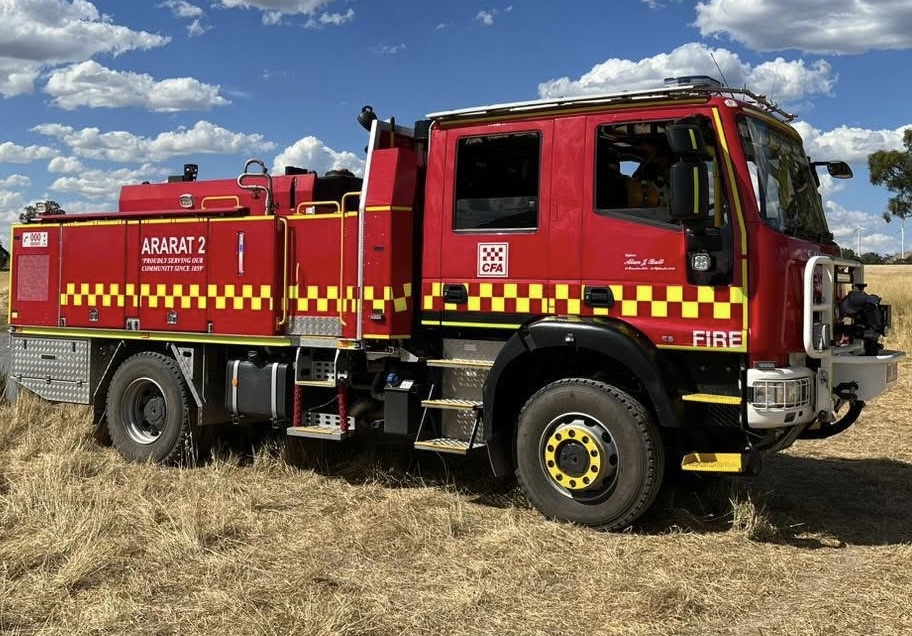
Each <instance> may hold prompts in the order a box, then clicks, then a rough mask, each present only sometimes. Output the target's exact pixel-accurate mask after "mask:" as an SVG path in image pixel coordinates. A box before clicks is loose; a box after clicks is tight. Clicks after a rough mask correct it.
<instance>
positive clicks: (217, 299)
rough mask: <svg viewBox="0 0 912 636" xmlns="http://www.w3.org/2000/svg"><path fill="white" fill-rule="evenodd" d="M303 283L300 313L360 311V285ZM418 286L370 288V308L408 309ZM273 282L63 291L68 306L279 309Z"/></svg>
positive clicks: (291, 293)
mask: <svg viewBox="0 0 912 636" xmlns="http://www.w3.org/2000/svg"><path fill="white" fill-rule="evenodd" d="M340 289H342V288H341V287H339V286H338V285H301V286H300V287H294V286H291V287H289V288H288V298H289V301H290V308H291V311H292V312H293V313H299V314H324V313H325V314H333V315H336V314H338V313H339V312H340V311H341V312H354V311H356V310H357V308H358V294H357V287H354V286H351V285H349V286H347V287H345V289H344V293H340ZM411 296H412V285H411V283H406V284H404V285H397V286H386V287H383V286H366V287H364V308H365V310H366V311H382V312H384V313H402V312H406V311H408V309H409V305H410V303H411V302H412V298H411ZM277 300H281V299H280V298H279V299H275V298H274V297H273V287H272V286H271V285H234V284H227V285H197V284H192V285H188V284H165V283H153V284H145V283H143V284H134V283H127V284H121V283H66V284H65V285H64V292H63V293H62V294H60V304H61V306H63V307H124V308H139V307H140V306H142V307H151V308H159V307H164V308H166V309H217V310H235V311H241V310H253V311H261V310H265V311H273V310H274V309H275V307H276V301H277Z"/></svg>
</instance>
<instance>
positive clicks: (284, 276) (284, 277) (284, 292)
mask: <svg viewBox="0 0 912 636" xmlns="http://www.w3.org/2000/svg"><path fill="white" fill-rule="evenodd" d="M277 218H278V221H279V224H280V225H281V226H282V231H283V234H284V236H283V240H282V245H283V254H282V317H281V319H279V320H278V321H277V322H276V329H279V328H280V327H282V326H283V325H284V324H285V323H286V322H288V239H289V236H288V235H289V232H288V219H286V218H285V217H282V216H280V217H277Z"/></svg>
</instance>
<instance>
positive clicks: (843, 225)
mask: <svg viewBox="0 0 912 636" xmlns="http://www.w3.org/2000/svg"><path fill="white" fill-rule="evenodd" d="M825 207H826V216H827V224H828V225H829V227H830V232H832V233H833V238H834V239H835V240H836V242H837V243H838V244H839V246H840V247H842V248H849V249H852V250H855V251H856V252H857V251H858V248H859V246H860V248H861V253H862V254H867V253H868V252H876V253H878V254H892V253H898V252H899V247H900V246H899V241H898V240H897V237H896V236H892V235H890V234H886V233H885V231H884V230H887V229H888V226H887V224H886V223H885V222H884V220H883V218H882V217H880V216H873V215H871V214H868V213H867V212H860V211H858V210H847V209H846V208H844V207H842V206H841V205H839V204H838V203H836V202H835V201H827V202H826V205H825ZM858 228H861V229H860V230H859V229H858Z"/></svg>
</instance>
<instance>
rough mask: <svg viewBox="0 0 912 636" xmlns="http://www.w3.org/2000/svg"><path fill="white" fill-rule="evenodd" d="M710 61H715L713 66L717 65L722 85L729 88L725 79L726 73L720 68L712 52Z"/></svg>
mask: <svg viewBox="0 0 912 636" xmlns="http://www.w3.org/2000/svg"><path fill="white" fill-rule="evenodd" d="M709 59H711V60H712V61H713V64H715V65H716V70H717V71H719V77H721V78H722V85H723V86H728V81H727V80H726V79H725V73H723V72H722V67H721V66H719V63H718V62H717V61H716V56H715V55H713V52H712V51H710V52H709Z"/></svg>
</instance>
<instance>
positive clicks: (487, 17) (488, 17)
mask: <svg viewBox="0 0 912 636" xmlns="http://www.w3.org/2000/svg"><path fill="white" fill-rule="evenodd" d="M496 13H497V10H496V9H491V10H490V11H479V12H478V13H476V14H475V19H476V20H477V21H478V22H481V23H482V24H483V25H485V26H491V25H492V24H494V14H496Z"/></svg>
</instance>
